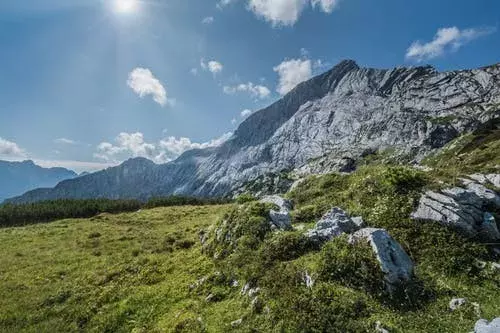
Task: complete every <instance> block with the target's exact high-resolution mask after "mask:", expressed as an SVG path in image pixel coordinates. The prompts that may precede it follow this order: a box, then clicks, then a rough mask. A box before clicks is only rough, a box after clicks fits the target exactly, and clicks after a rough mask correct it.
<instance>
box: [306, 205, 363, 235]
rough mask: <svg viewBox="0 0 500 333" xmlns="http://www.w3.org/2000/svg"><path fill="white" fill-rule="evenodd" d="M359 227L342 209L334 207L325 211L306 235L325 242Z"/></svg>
mask: <svg viewBox="0 0 500 333" xmlns="http://www.w3.org/2000/svg"><path fill="white" fill-rule="evenodd" d="M358 229H359V227H358V226H357V225H356V223H354V222H353V220H352V219H351V218H350V217H349V216H348V215H347V213H346V212H344V211H343V210H342V209H340V208H338V207H335V208H332V209H331V210H330V211H329V212H327V213H326V214H325V215H323V217H322V218H321V220H319V221H318V222H317V223H316V226H315V227H314V228H313V229H311V230H309V231H308V232H306V236H307V237H308V238H310V239H312V240H314V241H317V242H326V241H329V240H331V239H333V238H335V237H338V236H340V235H342V234H350V233H352V232H355V231H356V230H358Z"/></svg>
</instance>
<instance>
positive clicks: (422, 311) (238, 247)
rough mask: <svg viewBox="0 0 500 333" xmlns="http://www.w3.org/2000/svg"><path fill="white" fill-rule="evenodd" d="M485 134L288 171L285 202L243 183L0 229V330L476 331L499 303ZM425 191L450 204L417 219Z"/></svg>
mask: <svg viewBox="0 0 500 333" xmlns="http://www.w3.org/2000/svg"><path fill="white" fill-rule="evenodd" d="M497 135H498V129H496V127H495V126H493V127H489V128H484V129H482V130H481V131H478V132H475V133H473V134H470V135H468V136H466V137H461V138H458V139H457V140H455V141H453V142H451V143H450V144H449V145H448V146H446V148H445V149H444V150H443V151H441V152H440V153H439V154H435V155H433V156H432V157H430V158H429V159H428V160H426V161H424V163H425V164H426V167H425V168H423V167H418V168H415V167H411V166H405V165H401V164H398V162H397V161H393V160H392V157H391V156H390V154H384V153H380V154H373V155H369V156H366V157H364V158H363V159H362V161H360V162H359V164H358V168H357V170H356V171H355V172H353V173H351V174H340V173H331V174H326V175H316V176H312V177H308V178H306V179H304V180H301V181H300V182H298V183H297V184H295V185H294V187H293V189H292V190H291V191H290V192H288V193H286V194H285V195H284V196H285V198H288V199H291V200H292V202H293V203H291V204H288V203H286V200H285V202H280V201H279V200H278V201H276V200H274V199H271V200H268V201H264V202H259V201H255V199H254V198H252V196H251V195H248V194H247V195H244V196H241V197H240V198H239V199H238V203H235V204H228V205H221V206H184V207H180V206H179V207H168V208H156V209H152V210H140V211H137V212H134V213H124V214H116V215H111V214H100V215H98V216H96V217H93V218H89V219H69V220H62V221H57V222H52V223H48V224H43V225H42V224H39V225H31V226H25V227H18V228H4V229H0V267H1V268H0V273H1V275H0V276H1V279H2V283H1V285H0V331H2V332H4V331H5V332H44V331H52V332H68V331H85V332H250V331H252V332H273V331H284V332H373V331H376V332H386V331H384V330H387V331H388V332H405V333H406V332H470V331H472V330H473V329H474V327H475V325H476V332H487V331H480V330H479V328H478V327H480V326H481V325H483V326H484V325H488V321H489V320H492V319H494V318H495V317H499V315H500V303H499V302H498V299H500V288H499V287H500V269H499V267H500V248H499V247H498V240H499V239H500V233H499V232H498V223H497V221H499V220H500V197H499V196H498V191H499V190H500V188H498V186H499V185H500V176H498V175H495V174H491V175H490V173H491V172H492V170H498V163H499V160H498V158H499V156H500V154H498V152H499V151H498V137H497ZM448 162H452V163H448ZM421 169H423V170H421ZM477 172H481V173H483V174H484V176H481V175H479V174H478V173H477ZM461 178H463V179H464V180H461ZM483 184H484V185H483ZM495 184H496V185H495ZM432 193H434V194H432ZM457 193H462V194H460V195H458V194H457ZM455 194H457V195H455ZM430 195H434V197H435V196H441V197H443V198H447V199H446V200H447V201H446V202H445V201H442V202H441V203H435V204H436V205H437V206H436V209H450V211H449V212H448V213H447V214H448V215H447V216H448V217H449V218H444V219H443V218H442V217H441V216H436V215H433V216H430V217H427V218H424V217H423V216H420V217H416V213H417V212H419V211H420V207H421V206H422V203H426V202H427V201H425V200H427V198H428V197H429V196H430ZM439 204H442V206H439ZM280 205H281V206H280ZM292 205H293V206H292ZM278 207H280V210H279V211H278V210H277V209H278ZM332 207H338V208H335V209H334V210H333V212H334V215H333V216H334V217H333V220H332V221H333V222H332V221H330V222H328V221H325V222H322V223H316V222H317V221H319V219H320V218H321V217H322V216H323V215H324V213H325V212H328V211H329V210H331V208H332ZM288 210H290V212H288ZM344 210H345V211H344ZM455 213H456V214H457V216H458V218H457V219H453V216H454V215H453V214H455ZM419 214H422V212H420V213H419ZM477 214H479V215H478V217H476V215H477ZM483 215H484V216H488V219H484V220H483ZM325 216H328V214H327V215H325ZM325 216H324V217H323V218H322V220H323V219H324V218H325ZM476 218H478V219H479V220H477V219H476ZM335 221H336V222H335ZM354 221H356V222H354ZM491 221H492V222H491ZM278 222H279V223H278ZM330 223H333V224H330ZM335 223H338V224H335ZM491 223H493V224H491ZM347 226H349V228H348V229H349V230H348V229H346V227H347ZM325 227H326V228H325ZM339 228H340V229H339ZM359 228H362V229H360V230H358V229H359ZM370 228H372V229H370ZM373 228H377V229H373ZM470 228H472V229H470ZM339 230H340V232H339ZM356 230H358V231H357V232H355V231H356ZM366 232H376V233H379V234H381V235H385V236H384V237H388V238H385V239H386V241H389V243H388V244H390V248H391V249H392V250H391V251H393V252H391V253H392V254H391V259H387V260H392V262H393V265H396V266H392V267H391V266H384V265H383V264H382V263H381V262H380V261H378V260H379V259H378V258H379V257H378V256H377V255H376V253H375V252H373V250H374V247H373V246H375V245H374V244H377V243H372V246H369V244H370V243H365V242H363V241H356V242H353V241H352V240H353V239H356V238H355V237H361V238H360V239H363V238H362V237H364V236H363V233H366ZM469 232H470V233H469ZM472 232H474V233H473V234H471V233H472ZM356 235H357V236H356ZM373 235H375V233H374V234H373ZM377 237H378V236H377ZM377 246H378V245H377ZM378 249H379V250H381V248H378ZM380 253H383V252H380ZM391 274H394V275H391ZM479 319H485V320H483V321H479V322H478V320H479ZM476 322H478V324H476ZM488 332H489V331H488Z"/></svg>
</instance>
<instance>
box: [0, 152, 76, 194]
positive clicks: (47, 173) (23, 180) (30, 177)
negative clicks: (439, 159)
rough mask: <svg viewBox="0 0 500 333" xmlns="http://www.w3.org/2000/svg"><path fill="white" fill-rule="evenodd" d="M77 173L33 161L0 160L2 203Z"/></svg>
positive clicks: (49, 185) (52, 184)
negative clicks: (44, 166) (48, 167)
mask: <svg viewBox="0 0 500 333" xmlns="http://www.w3.org/2000/svg"><path fill="white" fill-rule="evenodd" d="M76 176H77V174H76V173H74V172H73V171H71V170H67V169H64V168H50V169H46V168H42V167H40V166H38V165H35V164H34V163H33V162H32V161H24V162H7V161H0V184H1V186H0V203H1V202H2V201H3V200H4V199H6V198H9V197H12V196H15V195H20V194H22V193H24V192H26V191H28V190H32V189H35V188H38V187H51V186H54V185H56V184H57V183H59V182H60V181H62V180H65V179H70V178H74V177H76Z"/></svg>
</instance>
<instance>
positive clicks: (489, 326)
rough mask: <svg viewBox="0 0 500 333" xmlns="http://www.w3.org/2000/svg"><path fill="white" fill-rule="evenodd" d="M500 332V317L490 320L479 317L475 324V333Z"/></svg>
mask: <svg viewBox="0 0 500 333" xmlns="http://www.w3.org/2000/svg"><path fill="white" fill-rule="evenodd" d="M498 332H500V317H499V318H495V319H493V320H492V321H491V322H488V321H487V320H486V319H479V320H478V321H477V322H476V325H475V326H474V333H498Z"/></svg>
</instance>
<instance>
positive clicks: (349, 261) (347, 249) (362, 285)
mask: <svg viewBox="0 0 500 333" xmlns="http://www.w3.org/2000/svg"><path fill="white" fill-rule="evenodd" d="M318 274H319V278H320V279H321V280H322V281H332V282H337V283H339V284H341V285H343V286H346V287H350V288H356V289H361V290H364V291H366V292H369V293H371V294H375V295H381V294H383V292H384V290H385V286H384V275H383V273H382V271H381V270H380V265H379V263H378V261H377V259H376V258H375V256H374V255H373V252H372V249H371V248H370V246H369V245H368V244H364V243H357V244H349V243H348V242H347V239H346V238H345V237H338V238H335V239H333V240H332V241H330V242H328V243H327V244H326V245H325V246H324V247H323V249H322V251H321V259H320V264H319V268H318Z"/></svg>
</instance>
